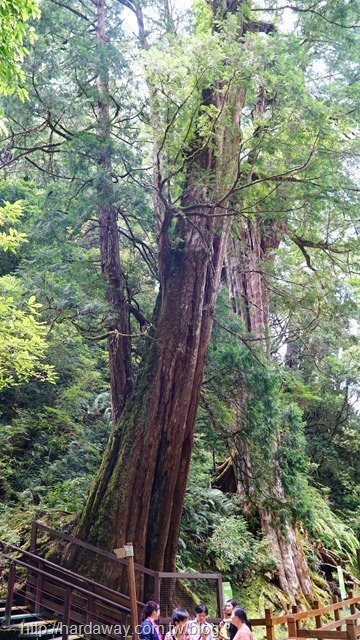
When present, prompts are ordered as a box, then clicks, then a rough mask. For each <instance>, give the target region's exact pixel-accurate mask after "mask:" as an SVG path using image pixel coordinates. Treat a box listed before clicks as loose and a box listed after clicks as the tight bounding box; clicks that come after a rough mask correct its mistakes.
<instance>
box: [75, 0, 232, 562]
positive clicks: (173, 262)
mask: <svg viewBox="0 0 360 640" xmlns="http://www.w3.org/2000/svg"><path fill="white" fill-rule="evenodd" d="M234 4H235V3H234ZM236 8H237V7H233V10H234V11H235V10H236ZM203 98H204V101H205V102H204V104H206V105H209V104H210V103H212V104H214V105H216V106H217V107H218V108H219V112H220V116H219V117H218V118H217V119H216V120H215V121H214V131H213V133H214V135H213V136H211V140H210V139H209V141H208V142H205V143H204V139H203V138H201V137H199V139H195V140H194V141H192V145H191V147H192V148H191V152H189V156H188V158H187V160H186V181H185V185H184V190H183V196H182V198H181V205H182V207H189V206H191V207H193V210H192V213H191V217H190V216H189V217H187V216H185V215H183V214H177V213H176V212H174V211H173V210H172V209H171V208H170V207H167V206H164V199H163V198H159V195H161V194H160V193H159V190H157V191H156V192H155V198H154V200H155V203H154V206H155V211H156V215H157V220H158V221H159V237H158V246H159V252H158V254H159V273H160V291H159V295H158V300H157V304H156V308H155V311H154V317H153V331H152V334H151V335H150V337H149V344H148V348H147V353H146V356H145V360H144V362H143V366H142V368H141V372H140V374H139V377H138V379H137V381H136V385H135V388H134V391H133V393H132V394H131V396H129V397H128V399H127V402H126V404H125V408H124V410H123V413H122V415H121V418H120V420H118V421H117V422H116V424H115V425H114V429H113V432H112V434H111V438H110V442H109V445H108V448H107V451H106V453H105V456H104V459H103V462H102V465H101V468H100V471H99V474H98V477H97V480H96V483H95V485H94V487H93V490H92V492H91V495H90V497H89V500H88V502H87V504H86V507H85V509H84V512H83V514H82V517H81V522H80V525H79V528H78V531H77V534H78V535H79V537H81V538H86V539H88V540H89V541H91V542H92V543H95V544H97V545H99V546H101V547H103V548H106V549H113V548H115V547H119V546H122V545H123V544H124V543H125V542H126V541H127V540H132V541H133V542H134V545H135V557H136V560H137V562H139V563H143V564H145V565H146V566H148V567H150V568H152V569H156V570H163V569H166V570H173V569H174V568H175V555H176V551H177V544H178V537H179V527H180V519H181V513H182V506H183V500H184V494H185V488H186V481H187V476H188V469H189V464H190V457H191V450H192V446H193V438H194V424H195V417H196V411H197V407H198V402H199V393H200V388H201V382H202V376H203V370H204V363H205V356H206V352H207V348H208V344H209V340H210V335H211V328H212V321H213V311H214V306H215V302H216V297H217V293H218V289H219V284H220V275H221V270H222V266H223V261H224V252H225V246H226V242H227V238H228V233H229V228H230V224H231V218H230V217H229V216H226V215H225V216H218V217H217V216H216V215H215V216H214V215H204V210H203V209H202V208H201V207H200V206H199V207H198V205H201V204H204V203H208V202H214V201H217V199H219V198H222V199H223V202H222V209H221V213H222V214H224V211H225V213H226V199H227V189H228V187H229V185H230V184H232V183H233V181H234V180H235V179H236V177H237V175H238V149H239V143H240V127H239V121H240V114H241V110H242V107H243V103H244V90H243V89H242V88H239V87H238V86H236V83H234V84H233V85H232V86H227V87H226V90H225V89H224V88H223V87H222V84H221V80H220V79H219V81H218V82H215V83H214V84H213V86H211V87H209V89H208V90H207V91H206V92H204V93H203ZM199 113H201V109H200V110H199ZM221 114H222V115H221ZM155 127H156V123H155V122H154V128H155ZM214 141H215V142H214ZM156 148H157V149H158V148H159V147H158V146H157V147H156ZM159 166H160V163H156V167H155V171H157V172H158V171H159ZM155 178H156V179H155V180H154V184H157V185H159V184H161V176H159V175H156V176H155ZM160 201H161V202H160ZM159 202H160V204H159ZM197 207H198V208H197ZM213 213H215V214H216V213H217V211H216V209H215V211H213Z"/></svg>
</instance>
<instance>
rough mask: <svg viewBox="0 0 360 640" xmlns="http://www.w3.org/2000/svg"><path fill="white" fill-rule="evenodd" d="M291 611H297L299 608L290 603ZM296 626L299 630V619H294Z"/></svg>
mask: <svg viewBox="0 0 360 640" xmlns="http://www.w3.org/2000/svg"><path fill="white" fill-rule="evenodd" d="M291 611H292V613H297V612H298V611H299V608H298V606H297V604H293V605H292V607H291ZM296 628H297V630H298V631H299V620H296Z"/></svg>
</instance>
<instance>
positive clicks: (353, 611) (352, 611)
mask: <svg viewBox="0 0 360 640" xmlns="http://www.w3.org/2000/svg"><path fill="white" fill-rule="evenodd" d="M353 597H354V593H353V591H349V598H353ZM350 612H351V615H354V613H356V605H355V604H351V605H350Z"/></svg>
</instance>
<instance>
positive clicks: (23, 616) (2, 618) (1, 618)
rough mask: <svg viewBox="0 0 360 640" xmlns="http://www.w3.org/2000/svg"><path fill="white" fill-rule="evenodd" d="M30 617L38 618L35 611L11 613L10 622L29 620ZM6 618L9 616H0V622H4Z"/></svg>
mask: <svg viewBox="0 0 360 640" xmlns="http://www.w3.org/2000/svg"><path fill="white" fill-rule="evenodd" d="M32 618H35V620H38V619H39V615H38V614H37V613H12V614H11V619H10V623H12V621H13V620H15V621H16V620H29V619H30V620H31V619H32ZM6 620H9V618H7V617H6V616H0V623H1V622H5V621H6Z"/></svg>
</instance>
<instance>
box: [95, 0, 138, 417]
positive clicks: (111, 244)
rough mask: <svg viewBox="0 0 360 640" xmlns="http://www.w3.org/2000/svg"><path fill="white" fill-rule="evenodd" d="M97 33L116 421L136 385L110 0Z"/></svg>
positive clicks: (101, 203) (103, 236) (104, 257)
mask: <svg viewBox="0 0 360 640" xmlns="http://www.w3.org/2000/svg"><path fill="white" fill-rule="evenodd" d="M96 27H97V30H96V36H97V42H98V55H99V73H98V95H99V97H98V105H97V123H98V124H97V135H98V141H99V155H98V166H99V175H98V184H97V198H98V204H97V207H98V220H99V227H100V254H101V270H102V273H103V276H104V278H105V281H106V286H107V292H106V298H107V302H108V303H109V308H110V314H111V318H110V322H109V325H108V330H109V339H108V351H109V371H110V394H111V410H112V419H113V421H114V422H116V421H117V420H118V419H119V417H120V415H121V412H122V410H123V407H124V404H125V400H126V398H127V396H128V394H129V393H130V391H131V388H132V382H131V341H130V322H129V310H128V305H127V302H126V296H125V281H124V276H123V273H122V270H121V264H120V246H119V232H118V228H117V211H116V208H115V206H114V190H113V185H112V176H111V169H112V162H111V137H110V120H109V78H108V62H107V59H106V55H107V54H106V48H105V45H106V42H107V39H106V0H97V23H96Z"/></svg>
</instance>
